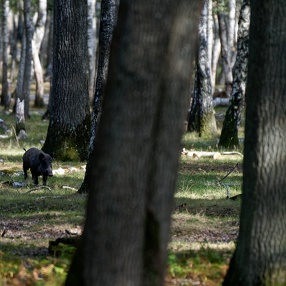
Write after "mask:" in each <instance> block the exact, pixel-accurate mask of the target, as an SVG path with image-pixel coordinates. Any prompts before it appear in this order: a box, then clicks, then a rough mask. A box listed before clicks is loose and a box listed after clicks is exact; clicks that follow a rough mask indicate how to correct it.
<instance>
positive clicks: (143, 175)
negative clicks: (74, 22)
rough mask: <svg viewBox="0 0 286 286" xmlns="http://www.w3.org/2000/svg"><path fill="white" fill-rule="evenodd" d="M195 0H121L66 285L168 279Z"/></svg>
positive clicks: (104, 285)
mask: <svg viewBox="0 0 286 286" xmlns="http://www.w3.org/2000/svg"><path fill="white" fill-rule="evenodd" d="M198 4H199V3H198V1H191V2H190V1H189V0H187V1H185V0H183V1H180V0H178V1H171V0H170V1H166V0H164V1H160V0H151V1H140V0H135V1H134V0H131V1H130V0H121V1H120V7H119V16H118V24H117V25H116V29H115V33H114V38H113V41H112V48H111V57H110V64H109V71H108V79H107V84H106V90H105V96H104V99H103V109H102V115H101V120H100V124H99V128H98V132H97V135H96V140H95V146H94V150H95V152H94V153H93V155H92V157H91V160H92V161H93V162H94V166H93V172H92V174H93V176H92V177H91V180H90V181H89V183H88V184H89V187H90V189H91V191H90V194H89V201H88V206H87V208H88V209H87V220H86V224H85V228H84V232H83V237H82V242H81V245H80V246H79V248H78V249H77V253H76V254H75V257H74V259H73V262H72V265H71V268H70V271H69V274H68V277H67V281H66V285H94V286H96V285H100V286H107V285H117V286H121V285H122V286H131V285H132V286H138V285H142V286H143V285H164V278H165V277H164V276H165V267H166V258H167V244H168V241H169V228H170V216H171V210H172V208H173V194H174V190H175V186H176V173H177V166H178V156H179V150H180V146H181V144H180V142H181V135H182V131H183V124H182V122H183V117H184V113H183V110H184V109H185V106H186V103H187V98H188V94H189V87H190V75H191V70H192V66H191V63H192V55H194V54H195V49H194V45H195V42H196V41H195V40H194V39H193V38H192V37H190V36H194V35H196V33H195V31H196V29H197V22H196V20H195V19H196V16H195V15H196V13H198V12H199V7H196V6H198ZM190 19H192V20H190ZM135 23H136V25H135ZM182 47H185V49H182ZM114 114H116V116H115V117H114ZM138 129H139V130H140V132H138ZM170 130H172V131H171V132H170Z"/></svg>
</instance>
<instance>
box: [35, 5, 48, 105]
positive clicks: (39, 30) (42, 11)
mask: <svg viewBox="0 0 286 286" xmlns="http://www.w3.org/2000/svg"><path fill="white" fill-rule="evenodd" d="M46 18H47V0H39V3H38V19H37V22H36V25H35V31H34V36H33V40H32V55H33V64H34V66H33V67H34V75H35V80H36V94H35V104H34V106H35V107H44V106H45V103H44V78H43V69H42V64H41V61H40V57H39V51H40V47H41V43H42V40H43V37H44V33H45V23H46Z"/></svg>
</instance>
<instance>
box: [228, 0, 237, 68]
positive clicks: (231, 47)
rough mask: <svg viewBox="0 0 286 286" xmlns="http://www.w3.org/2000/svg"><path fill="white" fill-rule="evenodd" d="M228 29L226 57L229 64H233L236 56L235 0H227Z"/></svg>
mask: <svg viewBox="0 0 286 286" xmlns="http://www.w3.org/2000/svg"><path fill="white" fill-rule="evenodd" d="M228 7H229V13H228V29H227V40H228V53H229V55H228V57H229V61H230V66H231V67H232V66H233V63H234V61H235V58H236V49H235V44H236V43H235V33H236V29H235V23H236V0H228Z"/></svg>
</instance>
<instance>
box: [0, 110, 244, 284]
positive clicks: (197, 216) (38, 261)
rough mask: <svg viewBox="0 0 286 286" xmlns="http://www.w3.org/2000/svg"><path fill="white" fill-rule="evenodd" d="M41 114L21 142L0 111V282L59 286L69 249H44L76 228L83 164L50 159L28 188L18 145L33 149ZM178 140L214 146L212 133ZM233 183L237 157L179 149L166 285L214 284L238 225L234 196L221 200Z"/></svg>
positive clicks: (234, 188) (201, 147) (238, 174)
mask: <svg viewBox="0 0 286 286" xmlns="http://www.w3.org/2000/svg"><path fill="white" fill-rule="evenodd" d="M43 112H44V111H38V110H32V112H31V114H32V116H31V119H29V120H27V122H26V128H27V134H28V139H27V140H26V141H21V142H18V141H17V140H16V139H15V136H14V133H13V128H12V126H13V124H14V116H13V115H0V118H2V119H3V120H5V122H6V124H7V126H8V127H9V129H11V133H10V135H11V136H9V137H8V138H0V286H2V285H3V286H4V285H63V283H64V280H65V278H66V274H67V271H68V267H69V263H70V259H71V257H72V254H73V252H74V247H73V246H70V245H64V244H60V245H59V246H58V247H57V249H56V251H55V252H53V253H51V252H49V251H48V246H49V242H50V241H54V240H56V239H57V238H63V237H77V236H78V235H80V234H81V232H82V227H83V222H84V209H85V203H86V196H85V195H77V194H76V191H77V190H78V188H79V187H80V185H81V182H82V179H83V177H84V172H85V164H84V163H82V162H59V161H55V162H54V163H53V170H54V173H55V175H54V176H53V177H52V178H48V182H47V186H48V187H49V188H39V189H34V186H33V185H32V180H31V177H30V176H29V177H28V179H27V181H26V182H24V178H23V172H22V156H23V153H24V151H23V148H26V149H28V148H30V147H37V148H41V145H42V142H43V140H45V136H46V130H47V126H48V122H47V121H42V120H41V115H42V113H43ZM0 131H1V130H0ZM0 134H1V133H0ZM182 144H183V146H184V147H185V148H187V149H188V150H195V151H219V150H218V148H217V146H216V140H215V139H214V140H209V141H207V140H203V139H200V138H197V137H196V136H190V135H186V136H184V140H183V143H182ZM40 182H41V180H40ZM23 183H26V185H23ZM241 183H242V158H241V156H238V155H230V156H222V158H221V159H218V160H216V159H210V158H196V159H194V158H193V157H189V156H187V155H183V154H182V155H181V159H180V169H179V177H178V185H177V190H176V194H175V207H174V211H173V214H172V227H171V237H170V244H169V257H168V271H167V275H166V286H167V285H206V286H212V285H220V284H221V282H222V281H223V277H224V275H225V273H226V271H227V268H228V264H229V261H230V258H231V256H232V253H233V251H234V246H235V240H236V238H237V235H238V228H239V210H240V199H239V198H238V199H236V200H232V199H227V192H228V193H229V196H230V197H233V196H235V195H238V194H240V192H241ZM19 186H20V187H19ZM59 253H60V256H58V255H57V254H59Z"/></svg>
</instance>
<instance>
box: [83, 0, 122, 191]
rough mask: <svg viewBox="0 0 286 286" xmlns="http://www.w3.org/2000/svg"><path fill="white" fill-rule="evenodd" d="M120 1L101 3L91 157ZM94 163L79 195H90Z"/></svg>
mask: <svg viewBox="0 0 286 286" xmlns="http://www.w3.org/2000/svg"><path fill="white" fill-rule="evenodd" d="M118 6H119V0H108V1H107V0H103V1H102V2H101V17H100V29H99V47H98V49H99V56H98V69H97V78H96V87H95V95H94V98H93V106H92V121H91V133H90V143H89V157H90V156H91V154H92V153H93V151H94V142H95V136H96V132H97V128H98V123H99V119H100V114H101V104H102V98H103V91H104V88H105V85H106V80H107V74H108V64H109V54H110V46H111V40H112V35H113V30H114V27H115V25H116V22H117V13H118ZM92 167H93V162H91V161H90V160H89V159H88V160H87V165H86V172H85V177H84V180H83V183H82V185H81V187H80V189H79V193H88V192H89V190H88V188H87V180H89V177H90V175H91V169H92Z"/></svg>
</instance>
